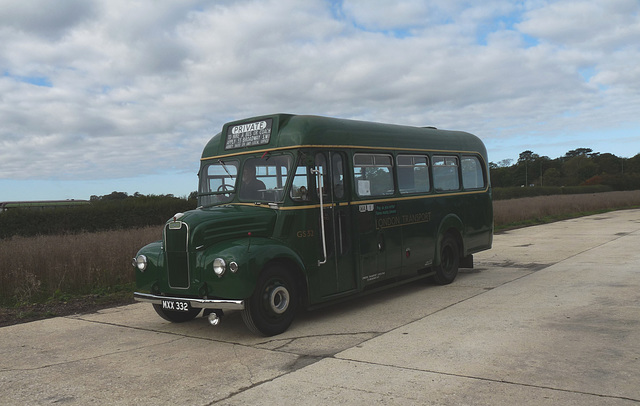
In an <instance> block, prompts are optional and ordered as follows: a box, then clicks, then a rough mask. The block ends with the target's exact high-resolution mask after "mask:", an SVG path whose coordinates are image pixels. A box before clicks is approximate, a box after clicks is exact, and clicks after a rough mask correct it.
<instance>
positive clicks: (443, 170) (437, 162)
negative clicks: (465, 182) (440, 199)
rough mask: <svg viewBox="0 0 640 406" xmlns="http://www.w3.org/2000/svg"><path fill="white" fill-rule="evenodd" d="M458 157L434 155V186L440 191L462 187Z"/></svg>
mask: <svg viewBox="0 0 640 406" xmlns="http://www.w3.org/2000/svg"><path fill="white" fill-rule="evenodd" d="M458 166H459V165H458V157H456V156H434V157H433V186H434V187H435V189H436V190H437V191H439V192H442V191H449V190H459V189H460V178H459V176H458Z"/></svg>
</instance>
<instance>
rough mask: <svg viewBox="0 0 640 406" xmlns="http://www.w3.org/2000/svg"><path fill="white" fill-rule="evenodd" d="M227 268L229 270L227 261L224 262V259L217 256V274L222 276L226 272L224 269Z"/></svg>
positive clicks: (215, 264) (215, 269)
mask: <svg viewBox="0 0 640 406" xmlns="http://www.w3.org/2000/svg"><path fill="white" fill-rule="evenodd" d="M226 270H227V263H226V262H224V259H222V258H216V259H214V260H213V272H215V273H216V275H218V277H221V276H222V275H223V274H224V271H226Z"/></svg>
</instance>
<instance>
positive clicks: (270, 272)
mask: <svg viewBox="0 0 640 406" xmlns="http://www.w3.org/2000/svg"><path fill="white" fill-rule="evenodd" d="M299 301H300V297H299V294H298V287H297V286H296V281H295V279H294V278H293V277H292V276H291V274H290V273H289V272H287V270H286V269H285V268H283V267H281V266H279V265H272V266H269V267H267V268H266V269H265V270H264V271H263V272H262V274H261V275H260V277H259V278H258V283H257V284H256V289H255V291H254V292H253V295H251V297H250V298H249V300H247V301H245V308H244V310H243V311H242V320H243V321H244V324H246V326H247V328H249V330H251V331H252V332H254V333H256V334H262V335H265V336H267V337H269V336H274V335H277V334H280V333H283V332H285V331H286V330H287V329H288V328H289V326H290V325H291V322H292V321H293V319H294V317H295V315H296V312H297V311H298V304H299Z"/></svg>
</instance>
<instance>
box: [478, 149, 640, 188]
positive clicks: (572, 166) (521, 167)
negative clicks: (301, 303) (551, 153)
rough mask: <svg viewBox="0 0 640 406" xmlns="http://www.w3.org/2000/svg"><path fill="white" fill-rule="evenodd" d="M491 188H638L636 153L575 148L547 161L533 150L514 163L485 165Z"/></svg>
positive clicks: (639, 157) (639, 173)
mask: <svg viewBox="0 0 640 406" xmlns="http://www.w3.org/2000/svg"><path fill="white" fill-rule="evenodd" d="M489 168H490V172H491V184H492V186H493V187H494V188H509V187H523V186H524V187H529V186H538V187H539V186H543V187H546V186H550V187H575V186H590V187H593V186H599V187H601V188H602V187H604V188H608V189H609V190H637V189H640V153H639V154H637V155H635V156H634V157H633V158H621V157H617V156H615V155H613V154H610V153H602V154H601V153H599V152H593V150H592V149H591V148H578V149H574V150H571V151H568V152H567V153H566V154H565V155H564V156H562V157H559V158H556V159H551V158H549V157H548V156H540V155H538V154H536V153H534V152H533V151H529V150H527V151H524V152H522V153H520V155H519V157H518V160H517V161H516V162H515V163H513V160H512V159H505V160H502V161H500V162H498V163H494V162H491V163H489Z"/></svg>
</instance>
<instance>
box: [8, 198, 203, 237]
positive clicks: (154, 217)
mask: <svg viewBox="0 0 640 406" xmlns="http://www.w3.org/2000/svg"><path fill="white" fill-rule="evenodd" d="M195 207H196V201H195V199H191V200H186V199H181V198H176V197H150V196H143V197H129V198H126V199H121V200H98V201H92V202H91V204H89V205H86V206H78V207H66V208H56V209H43V210H33V209H11V210H7V211H5V212H3V213H0V239H2V238H8V237H11V236H14V235H20V236H25V237H28V236H34V235H52V234H66V233H72V234H75V233H79V232H85V231H86V232H95V231H107V230H120V229H128V228H138V227H147V226H155V225H161V224H163V223H164V222H165V221H167V220H168V219H169V218H171V216H173V215H174V214H176V213H178V212H185V211H187V210H191V209H194V208H195Z"/></svg>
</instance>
